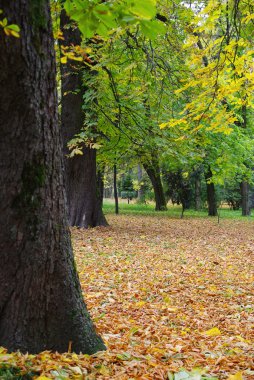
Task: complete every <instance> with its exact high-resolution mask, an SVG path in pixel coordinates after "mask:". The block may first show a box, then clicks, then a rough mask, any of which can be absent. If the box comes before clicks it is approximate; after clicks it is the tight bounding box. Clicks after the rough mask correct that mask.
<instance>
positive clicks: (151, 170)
mask: <svg viewBox="0 0 254 380" xmlns="http://www.w3.org/2000/svg"><path fill="white" fill-rule="evenodd" d="M143 167H144V169H145V171H146V173H147V175H148V177H149V178H150V181H151V182H152V186H153V190H154V196H155V210H156V211H165V210H167V203H166V199H165V195H164V191H163V186H162V182H161V176H160V167H159V164H158V162H157V160H156V159H153V160H152V163H143Z"/></svg>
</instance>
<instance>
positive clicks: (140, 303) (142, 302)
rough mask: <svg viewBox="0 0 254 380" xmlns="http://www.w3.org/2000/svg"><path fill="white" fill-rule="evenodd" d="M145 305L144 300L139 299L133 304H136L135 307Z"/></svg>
mask: <svg viewBox="0 0 254 380" xmlns="http://www.w3.org/2000/svg"><path fill="white" fill-rule="evenodd" d="M144 305H145V301H139V302H137V303H136V304H135V306H137V307H142V306H144Z"/></svg>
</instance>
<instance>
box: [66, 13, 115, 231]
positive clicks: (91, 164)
mask: <svg viewBox="0 0 254 380" xmlns="http://www.w3.org/2000/svg"><path fill="white" fill-rule="evenodd" d="M69 22H70V20H69V18H68V16H67V15H66V13H65V12H64V11H62V13H61V29H62V32H63V37H64V40H63V41H61V45H62V47H66V46H67V47H70V46H71V45H74V46H75V45H80V43H81V36H80V32H79V30H78V29H77V28H76V29H75V28H71V27H68V28H66V26H67V25H68V24H69ZM83 70H90V69H89V68H84V65H83V66H82V62H79V61H74V60H68V61H67V63H66V64H62V65H61V78H62V82H61V83H62V101H61V105H62V113H61V124H62V136H63V144H64V155H65V169H66V170H65V172H66V175H65V184H66V192H67V204H68V211H69V212H68V219H69V224H70V225H71V226H77V227H84V228H88V227H96V226H107V225H108V224H107V221H106V219H105V217H104V215H103V212H102V202H101V201H100V199H98V197H97V188H96V149H92V148H89V147H84V148H83V155H75V156H74V157H72V158H67V156H68V154H69V153H70V151H69V149H68V147H67V144H68V142H69V141H70V140H71V139H72V138H73V137H74V136H75V135H76V134H78V133H79V132H80V131H81V130H82V128H84V124H85V113H84V111H83V110H82V105H83V95H84V93H85V88H84V85H83V80H82V75H83V74H82V73H83ZM91 75H92V74H91Z"/></svg>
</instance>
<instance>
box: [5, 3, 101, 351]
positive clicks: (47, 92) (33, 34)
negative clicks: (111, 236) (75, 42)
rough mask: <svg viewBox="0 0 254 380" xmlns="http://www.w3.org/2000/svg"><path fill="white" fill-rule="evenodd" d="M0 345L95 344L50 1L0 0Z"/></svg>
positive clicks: (82, 347) (93, 347)
mask: <svg viewBox="0 0 254 380" xmlns="http://www.w3.org/2000/svg"><path fill="white" fill-rule="evenodd" d="M0 9H2V10H3V11H4V14H5V16H6V17H7V18H8V20H9V23H15V24H18V25H19V26H20V28H21V37H20V38H14V37H7V36H6V35H5V34H4V33H3V31H2V30H0V63H1V70H0V83H1V85H0V99H1V102H0V130H1V139H0V148H1V149H0V195H1V202H0V207H1V209H0V225H1V229H0V257H1V265H0V278H1V286H0V345H1V346H5V347H7V348H8V349H9V350H21V351H22V352H26V351H29V352H31V353H36V352H40V351H43V350H58V351H60V352H64V351H67V350H68V345H69V342H72V349H73V350H74V351H76V352H80V351H82V352H86V353H93V352H95V351H98V350H101V349H104V348H105V346H104V345H103V343H102V340H101V339H100V338H99V337H98V336H97V334H96V332H95V330H94V327H93V325H92V322H91V320H90V317H89V314H88V312H87V310H86V307H85V304H84V301H83V298H82V293H81V288H80V284H79V279H78V276H77V272H76V270H75V265H74V259H73V253H72V247H71V242H70V235H69V231H68V227H67V222H66V202H65V195H64V190H63V178H62V168H63V165H62V146H61V141H60V131H59V127H58V120H57V97H56V81H55V76H56V69H55V55H54V41H53V36H52V28H51V20H50V10H49V1H47V0H40V1H25V0H23V1H9V2H6V1H5V0H0Z"/></svg>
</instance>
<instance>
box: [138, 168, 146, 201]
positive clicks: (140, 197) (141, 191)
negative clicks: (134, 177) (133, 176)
mask: <svg viewBox="0 0 254 380" xmlns="http://www.w3.org/2000/svg"><path fill="white" fill-rule="evenodd" d="M142 177H143V173H142V166H141V165H140V164H138V182H139V184H140V183H141V181H142ZM138 200H139V201H140V202H141V203H144V202H145V192H144V187H143V185H140V188H139V190H138Z"/></svg>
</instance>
